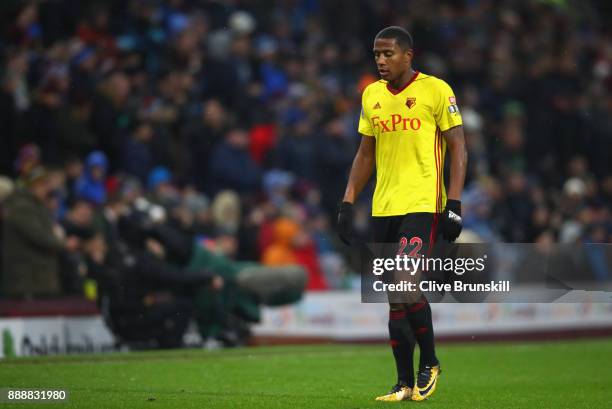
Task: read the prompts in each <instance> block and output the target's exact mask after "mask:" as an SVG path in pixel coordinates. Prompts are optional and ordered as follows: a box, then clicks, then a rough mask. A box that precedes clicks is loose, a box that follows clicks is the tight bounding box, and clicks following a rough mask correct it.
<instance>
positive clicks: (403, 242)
mask: <svg viewBox="0 0 612 409" xmlns="http://www.w3.org/2000/svg"><path fill="white" fill-rule="evenodd" d="M399 245H400V248H399V251H398V252H397V254H398V255H400V256H403V255H404V250H405V249H406V247H407V246H408V245H410V246H411V247H412V246H414V248H413V249H412V250H410V253H408V257H419V251H421V247H423V240H421V238H420V237H418V236H414V237H413V238H411V239H410V242H409V241H408V239H407V238H406V237H402V238H401V239H400V242H399Z"/></svg>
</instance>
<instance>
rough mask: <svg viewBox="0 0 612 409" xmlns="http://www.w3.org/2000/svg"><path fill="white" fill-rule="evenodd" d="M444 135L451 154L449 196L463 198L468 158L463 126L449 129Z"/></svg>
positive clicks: (453, 198) (450, 197) (452, 198)
mask: <svg viewBox="0 0 612 409" xmlns="http://www.w3.org/2000/svg"><path fill="white" fill-rule="evenodd" d="M442 136H443V137H444V139H445V140H446V146H447V147H448V152H449V154H450V180H449V182H450V183H449V187H448V198H449V199H451V200H461V193H462V192H463V184H464V182H465V172H466V169H467V160H468V154H467V149H466V147H465V136H464V135H463V126H462V125H458V126H454V127H452V128H450V129H447V130H446V131H444V132H442Z"/></svg>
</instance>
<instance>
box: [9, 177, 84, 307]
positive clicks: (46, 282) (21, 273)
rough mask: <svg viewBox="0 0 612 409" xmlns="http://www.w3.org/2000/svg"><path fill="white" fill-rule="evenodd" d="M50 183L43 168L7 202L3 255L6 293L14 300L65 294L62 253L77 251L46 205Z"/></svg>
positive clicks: (28, 179) (27, 180)
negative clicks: (62, 275) (62, 282)
mask: <svg viewBox="0 0 612 409" xmlns="http://www.w3.org/2000/svg"><path fill="white" fill-rule="evenodd" d="M48 194H49V183H48V176H47V173H46V171H45V170H44V169H43V168H40V167H39V168H35V169H33V170H32V171H31V172H30V173H29V175H28V178H27V179H26V180H25V188H22V189H18V190H16V191H15V192H14V193H13V194H12V195H11V196H10V197H9V198H8V199H7V200H6V202H5V211H6V216H5V220H4V226H3V229H4V230H3V238H4V240H3V241H2V253H3V256H4V260H3V261H4V266H3V279H4V286H3V288H4V293H5V294H6V295H9V296H12V297H34V296H42V295H44V296H51V295H59V294H60V293H61V287H60V278H59V271H58V260H59V254H60V252H62V251H63V250H64V249H65V248H75V247H76V243H75V242H74V241H71V240H68V241H65V240H64V234H63V230H62V229H61V228H60V227H59V226H58V225H56V224H54V222H53V219H52V217H51V214H50V212H49V210H48V209H47V207H46V206H45V203H46V200H47V197H48Z"/></svg>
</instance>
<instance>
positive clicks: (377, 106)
mask: <svg viewBox="0 0 612 409" xmlns="http://www.w3.org/2000/svg"><path fill="white" fill-rule="evenodd" d="M372 109H380V102H377V103H376V105H374V108H372Z"/></svg>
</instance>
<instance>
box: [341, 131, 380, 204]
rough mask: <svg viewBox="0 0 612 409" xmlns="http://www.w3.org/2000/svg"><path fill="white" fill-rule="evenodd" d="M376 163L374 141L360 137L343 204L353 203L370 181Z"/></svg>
mask: <svg viewBox="0 0 612 409" xmlns="http://www.w3.org/2000/svg"><path fill="white" fill-rule="evenodd" d="M375 162H376V139H375V138H374V137H373V136H368V135H363V134H362V135H361V143H360V144H359V149H358V150H357V154H356V155H355V159H354V160H353V165H352V167H351V172H350V174H349V180H348V184H347V185H346V190H345V192H344V199H343V200H342V201H343V202H346V203H354V202H355V200H357V196H359V193H361V191H362V190H363V188H364V187H365V185H366V184H367V183H368V181H369V180H370V177H371V176H372V172H373V171H374V164H375Z"/></svg>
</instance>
